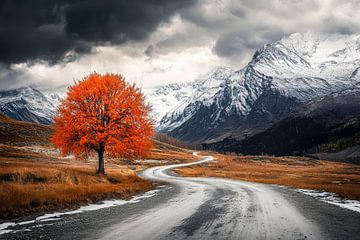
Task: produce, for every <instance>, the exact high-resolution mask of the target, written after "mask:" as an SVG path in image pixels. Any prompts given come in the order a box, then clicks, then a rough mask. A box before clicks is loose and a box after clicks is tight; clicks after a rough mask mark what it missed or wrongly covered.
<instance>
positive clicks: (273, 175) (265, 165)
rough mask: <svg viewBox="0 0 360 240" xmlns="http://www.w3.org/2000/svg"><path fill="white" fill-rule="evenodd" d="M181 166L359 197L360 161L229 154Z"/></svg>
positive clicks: (195, 172) (196, 173) (186, 171)
mask: <svg viewBox="0 0 360 240" xmlns="http://www.w3.org/2000/svg"><path fill="white" fill-rule="evenodd" d="M212 155H214V156H215V157H216V162H212V163H208V164H206V165H201V166H191V167H186V168H181V169H178V170H177V172H178V173H179V174H181V175H183V176H189V177H190V176H191V177H221V178H233V179H239V180H244V181H252V182H260V183H269V184H279V185H285V186H290V187H295V188H303V189H315V190H321V191H328V192H334V193H337V194H338V195H339V196H341V197H345V198H349V199H357V200H360V165H353V164H346V163H339V162H330V161H322V160H314V159H310V158H301V157H270V156H227V155H221V154H212Z"/></svg>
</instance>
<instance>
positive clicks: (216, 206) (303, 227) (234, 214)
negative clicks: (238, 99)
mask: <svg viewBox="0 0 360 240" xmlns="http://www.w3.org/2000/svg"><path fill="white" fill-rule="evenodd" d="M212 160H213V158H212V157H211V156H208V157H205V158H204V159H203V160H201V161H198V162H194V163H185V164H175V165H168V166H161V167H154V168H150V169H147V170H145V171H144V172H143V173H142V176H143V177H144V178H147V179H150V180H154V181H163V182H167V183H170V184H172V185H176V186H178V187H179V189H180V191H179V192H178V194H176V196H174V197H173V198H172V199H171V200H169V201H167V202H166V203H164V204H162V205H160V206H158V207H156V208H152V209H150V210H149V211H145V212H143V213H142V214H140V215H137V216H135V217H133V218H130V219H127V220H125V221H122V222H120V223H119V224H115V225H113V226H111V227H109V228H106V229H104V231H103V232H102V236H101V237H100V239H185V238H186V239H321V238H322V236H321V233H320V230H319V229H318V227H317V226H316V225H315V224H314V223H312V222H310V221H309V220H307V219H306V218H305V217H304V216H303V215H302V214H301V213H300V212H299V211H297V209H296V208H294V207H293V206H292V205H291V204H290V203H289V202H288V201H287V200H286V199H285V198H284V197H283V196H282V195H281V194H279V193H277V192H276V191H274V190H272V189H271V188H269V187H267V185H263V184H256V183H249V182H242V181H235V180H226V179H218V178H184V177H177V176H174V175H172V174H171V170H172V169H174V168H178V167H184V166H190V165H193V164H201V163H206V162H209V161H212Z"/></svg>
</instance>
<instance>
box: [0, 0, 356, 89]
mask: <svg viewBox="0 0 360 240" xmlns="http://www.w3.org/2000/svg"><path fill="white" fill-rule="evenodd" d="M306 31H314V32H319V33H341V34H351V33H359V31H360V0H352V1H350V0H349V1H347V0H338V1H335V0H208V1H201V0H131V1H130V0H98V1H96V0H26V1H21V0H2V1H0V89H9V88H16V87H20V86H28V85H32V86H35V87H38V88H40V89H43V90H44V89H52V88H56V87H62V86H67V85H69V84H71V83H72V82H73V80H74V79H81V78H82V77H84V76H85V75H87V74H89V73H90V72H93V71H97V72H100V73H103V72H115V73H121V74H123V75H124V76H125V78H126V79H127V80H128V81H130V82H136V83H137V84H138V85H139V86H141V87H144V88H151V87H154V86H157V85H161V84H165V83H171V82H184V81H191V80H193V79H194V78H196V77H197V76H198V75H199V74H203V73H206V72H207V71H208V70H210V69H211V68H213V67H215V66H218V65H226V66H230V67H233V68H241V67H242V66H244V65H245V64H246V63H247V62H248V61H249V60H250V58H251V56H252V54H253V53H254V51H255V50H256V49H257V48H259V47H261V46H262V45H263V44H265V43H270V42H273V41H276V40H278V39H280V38H281V37H283V36H284V35H288V34H290V33H293V32H306Z"/></svg>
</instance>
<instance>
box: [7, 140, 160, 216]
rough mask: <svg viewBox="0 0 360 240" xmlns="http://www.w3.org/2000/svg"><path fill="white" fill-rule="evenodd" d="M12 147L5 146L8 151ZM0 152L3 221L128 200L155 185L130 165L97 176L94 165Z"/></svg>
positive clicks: (17, 152)
mask: <svg viewBox="0 0 360 240" xmlns="http://www.w3.org/2000/svg"><path fill="white" fill-rule="evenodd" d="M4 148H5V149H7V150H9V148H11V147H1V148H0V149H2V150H4ZM3 152H4V151H0V154H1V155H0V156H1V157H0V219H9V218H15V217H20V216H24V215H29V214H34V213H40V212H45V211H50V210H59V209H66V208H74V207H77V206H79V205H82V204H86V203H90V202H95V201H99V200H103V199H108V198H122V199H126V198H129V197H131V196H132V195H135V194H138V193H141V192H144V191H147V190H150V189H151V188H153V184H152V183H151V182H149V181H146V180H143V179H141V178H139V177H138V176H137V175H136V173H135V171H134V170H131V169H130V168H128V167H127V166H123V165H113V164H110V165H108V166H107V174H106V175H105V176H99V175H97V174H96V173H95V165H94V163H86V162H80V161H76V160H73V159H72V160H67V161H64V160H59V159H55V158H47V157H46V156H44V155H41V154H36V153H34V154H29V153H28V152H21V151H20V150H18V149H16V148H14V150H13V154H14V155H15V156H16V157H14V156H4V154H3Z"/></svg>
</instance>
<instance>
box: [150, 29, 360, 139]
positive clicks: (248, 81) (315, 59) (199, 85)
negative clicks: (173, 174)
mask: <svg viewBox="0 0 360 240" xmlns="http://www.w3.org/2000/svg"><path fill="white" fill-rule="evenodd" d="M359 68H360V35H359V34H355V35H339V34H313V33H294V34H291V35H290V36H287V37H284V38H282V39H281V40H279V41H277V42H274V43H271V44H266V45H265V46H263V47H262V48H260V49H258V50H257V51H256V52H255V54H254V56H253V58H252V60H251V61H250V62H249V63H248V65H246V66H245V67H244V68H242V69H240V70H232V69H229V68H225V67H219V68H216V69H214V70H212V71H211V72H209V73H208V74H206V75H203V76H200V77H199V78H198V79H196V80H195V81H194V82H192V83H185V84H172V85H167V86H163V87H160V88H158V89H156V90H155V91H153V92H152V93H150V94H148V100H149V101H150V102H151V103H152V104H153V105H154V106H155V107H156V109H157V111H158V112H156V113H155V114H156V115H157V117H158V126H157V129H158V130H159V131H162V132H167V133H169V134H171V135H173V136H175V137H178V138H180V139H183V140H187V141H198V142H204V141H218V140H221V139H223V138H225V137H228V136H231V135H232V136H234V137H236V138H246V137H248V136H251V135H253V134H255V133H257V132H259V131H262V130H264V129H266V128H268V127H269V126H271V125H272V124H273V123H275V122H277V121H279V120H280V119H282V118H283V117H284V116H285V115H286V114H287V113H289V112H291V111H292V110H293V109H295V107H296V106H297V105H299V104H300V103H302V102H306V101H308V100H311V99H312V98H314V97H318V96H322V95H326V94H329V93H332V92H336V91H341V90H343V89H345V88H348V87H351V86H352V85H354V84H356V83H358V82H359V81H360V72H359ZM194 127H195V128H194Z"/></svg>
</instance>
